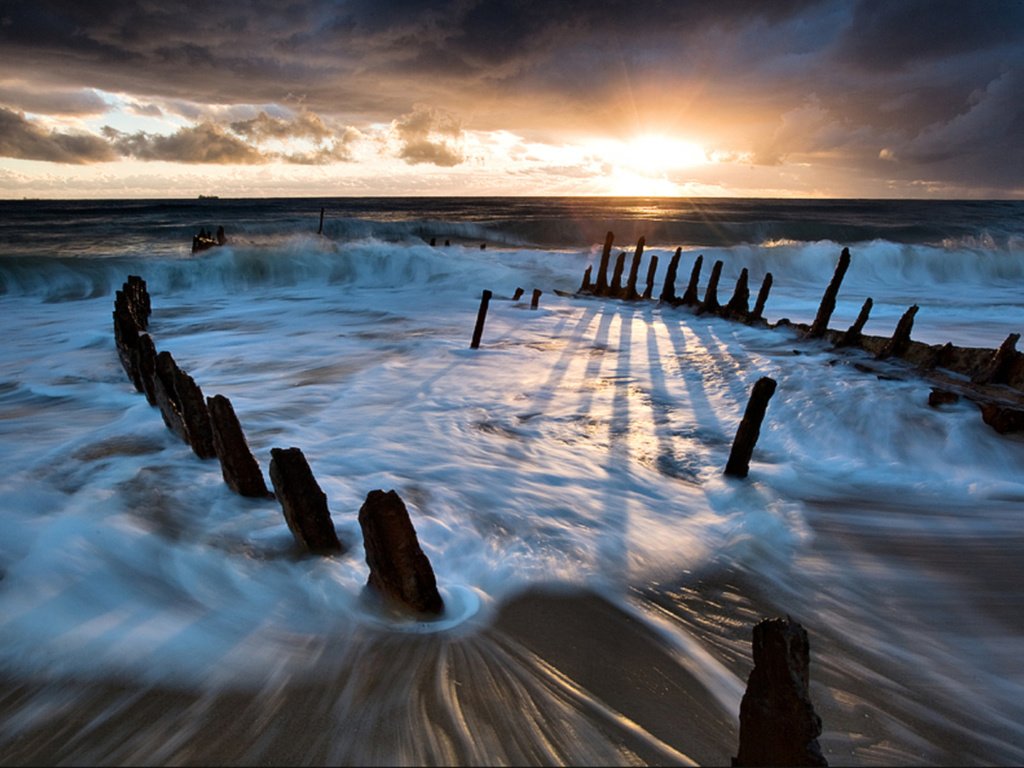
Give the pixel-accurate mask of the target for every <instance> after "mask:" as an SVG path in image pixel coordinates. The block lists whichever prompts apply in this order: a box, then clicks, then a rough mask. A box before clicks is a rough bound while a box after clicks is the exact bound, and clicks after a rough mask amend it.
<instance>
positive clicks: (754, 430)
mask: <svg viewBox="0 0 1024 768" xmlns="http://www.w3.org/2000/svg"><path fill="white" fill-rule="evenodd" d="M775 386H776V383H775V379H772V378H769V377H768V376H764V377H762V378H760V379H758V380H757V381H756V382H755V383H754V387H753V389H751V391H750V400H748V401H747V408H746V410H745V411H744V412H743V419H742V420H741V421H740V425H739V428H738V429H737V430H736V437H735V439H734V440H733V443H732V450H731V451H730V452H729V461H728V462H727V463H726V465H725V474H727V475H729V476H731V477H738V478H744V477H746V476H747V474H748V473H749V471H750V458H751V456H753V454H754V446H755V445H756V444H757V438H758V437H759V436H760V434H761V422H762V421H764V414H765V411H766V410H767V409H768V401H769V400H771V399H772V395H774V394H775Z"/></svg>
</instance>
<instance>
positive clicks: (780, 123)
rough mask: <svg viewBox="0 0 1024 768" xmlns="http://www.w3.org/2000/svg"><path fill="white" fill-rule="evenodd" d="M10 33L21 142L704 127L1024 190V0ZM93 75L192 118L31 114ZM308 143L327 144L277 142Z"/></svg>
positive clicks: (428, 158)
mask: <svg viewBox="0 0 1024 768" xmlns="http://www.w3.org/2000/svg"><path fill="white" fill-rule="evenodd" d="M0 46H2V49H3V50H4V52H5V55H4V58H5V65H4V70H5V72H4V73H3V74H2V75H0V107H4V108H3V109H2V111H0V153H2V154H3V155H6V156H9V157H22V158H29V159H36V160H47V161H52V162H59V163H85V162H98V161H107V160H111V159H114V158H116V157H124V156H130V157H136V158H141V159H160V160H174V161H178V162H191V163H261V162H268V161H271V160H286V161H290V162H297V163H314V162H320V163H331V162H343V161H346V160H347V159H349V157H350V155H349V152H348V147H349V145H350V143H351V141H352V140H353V139H354V138H355V137H356V136H357V135H358V132H359V130H360V129H361V128H363V127H365V126H366V125H367V124H369V123H383V124H390V125H391V126H392V129H393V131H394V134H395V136H396V137H397V139H398V141H399V146H398V149H397V154H398V156H400V157H402V158H404V159H405V160H406V161H407V162H409V163H432V164H434V165H438V166H454V165H458V164H460V163H462V162H464V161H465V160H466V158H465V156H464V154H463V152H462V150H461V148H460V146H461V145H460V143H459V134H460V132H461V131H462V130H463V129H474V130H492V129H498V128H504V129H508V130H511V131H514V132H516V133H518V134H519V135H521V136H524V137H526V138H530V139H533V140H538V141H557V140H559V137H565V136H573V135H574V136H577V137H583V136H599V135H621V136H627V135H629V134H631V133H634V132H637V131H643V130H661V131H683V130H685V131H687V132H689V134H690V135H693V136H697V137H700V139H701V140H702V142H703V143H704V144H705V146H710V148H713V149H717V150H720V151H721V152H722V153H724V154H728V153H730V152H732V153H737V155H738V156H739V155H741V154H743V153H744V152H746V153H747V154H745V155H743V156H744V157H746V158H747V159H746V162H753V163H757V164H782V163H786V162H813V163H816V164H819V165H821V166H823V167H824V166H827V167H830V168H832V169H833V170H834V171H835V172H836V173H843V172H849V173H857V174H861V175H862V176H870V177H872V178H875V179H877V180H878V182H879V184H880V185H881V184H884V182H885V181H886V180H892V181H900V182H920V183H922V184H923V185H928V184H931V185H936V186H937V187H938V188H943V186H945V187H948V188H954V189H970V190H975V191H976V192H978V193H981V194H991V195H993V196H999V195H1012V196H1020V195H1022V194H1024V182H1022V181H1021V175H1022V171H1024V142H1022V141H1021V139H1020V137H1021V136H1024V2H1020V1H1019V0H975V1H973V2H969V3H965V2H951V1H950V0H903V1H900V0H885V1H884V2H880V1H877V0H861V1H860V2H839V1H838V0H822V1H820V2H811V1H801V0H788V1H785V2H770V3H768V2H762V0H718V2H714V3H710V2H685V1H678V0H677V1H671V0H665V2H644V1H643V0H634V1H631V2H619V1H617V0H611V1H606V2H600V1H590V2H580V1H577V0H571V1H567V0H563V1H562V2H559V3H549V2H543V3H542V2H532V1H531V0H499V1H497V2H480V1H474V0H452V1H451V2H438V3H429V2H418V1H416V2H413V1H412V0H394V1H391V2H388V1H386V0H356V1H355V2H344V3H337V2H327V1H326V0H322V1H319V2H317V1H314V0H305V1H303V0H298V1H296V2H288V3H279V2H264V0H257V1H256V2H246V3H233V2H218V3H206V2H173V1H171V0H165V1H163V2H124V3H103V4H93V3H82V2H48V1H47V0H30V1H29V2H21V1H19V0H0ZM94 88H95V89H99V90H101V91H105V92H108V93H123V94H128V95H130V97H131V98H133V99H135V100H137V102H138V104H137V108H138V109H139V110H140V111H143V110H147V109H148V110H150V111H153V110H156V109H165V110H166V109H168V108H174V107H173V105H176V104H177V105H179V108H180V114H181V115H183V116H187V117H189V119H190V120H191V122H192V125H191V127H188V128H182V129H181V130H180V131H178V133H176V134H174V135H171V136H158V135H149V134H145V133H135V134H125V133H123V132H118V131H116V130H114V129H112V128H108V129H106V130H105V131H104V132H103V133H102V135H93V134H75V133H71V132H64V133H61V132H48V131H43V130H41V129H40V128H38V127H37V125H36V124H35V123H34V122H33V121H32V120H31V119H30V118H28V117H26V113H31V114H36V115H43V114H49V115H90V114H97V113H98V112H99V111H101V110H102V108H103V105H102V104H101V103H99V102H100V101H101V100H100V99H99V97H98V96H97V95H96V93H95V91H92V90H89V89H94ZM157 104H159V105H161V106H160V107H157V106H156V105H157ZM168 105H172V106H171V107H168ZM204 105H216V106H217V107H219V108H223V106H224V105H228V106H229V107H232V106H233V107H236V108H237V109H238V114H236V115H234V116H232V117H230V118H229V119H225V118H224V116H223V113H216V114H215V113H213V112H212V111H211V112H210V113H209V114H207V113H204ZM189 110H192V111H193V112H194V113H195V114H192V115H188V114H187V112H188V111H189ZM287 137H300V138H303V139H305V140H306V141H307V143H308V145H309V146H311V147H312V149H311V150H310V151H309V152H307V153H304V154H299V155H294V156H288V155H282V154H281V153H279V152H274V151H271V150H268V149H267V148H266V147H267V142H272V141H273V140H276V139H283V138H287Z"/></svg>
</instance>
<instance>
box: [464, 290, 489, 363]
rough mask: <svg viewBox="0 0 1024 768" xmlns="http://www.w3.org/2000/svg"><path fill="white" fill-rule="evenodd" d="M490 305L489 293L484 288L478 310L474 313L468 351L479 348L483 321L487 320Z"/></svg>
mask: <svg viewBox="0 0 1024 768" xmlns="http://www.w3.org/2000/svg"><path fill="white" fill-rule="evenodd" d="M490 303H491V292H490V291H488V290H487V289H486V288H485V289H484V292H483V293H482V294H481V295H480V309H479V310H477V313H476V327H475V328H473V340H472V341H471V342H470V344H469V348H470V349H478V348H479V347H480V336H481V335H483V332H484V320H486V319H487V306H488V304H490Z"/></svg>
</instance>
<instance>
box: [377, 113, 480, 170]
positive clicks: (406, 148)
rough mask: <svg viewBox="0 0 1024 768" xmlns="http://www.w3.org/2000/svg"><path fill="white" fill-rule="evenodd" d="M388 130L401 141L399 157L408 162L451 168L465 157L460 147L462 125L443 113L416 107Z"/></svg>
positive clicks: (393, 123)
mask: <svg viewBox="0 0 1024 768" xmlns="http://www.w3.org/2000/svg"><path fill="white" fill-rule="evenodd" d="M391 130H392V132H393V133H394V135H395V136H396V138H397V139H398V141H399V143H400V148H399V151H398V156H399V157H400V158H402V159H403V160H405V162H407V163H409V164H410V165H415V164H417V163H432V164H433V165H438V166H442V167H451V166H454V165H459V164H460V163H462V162H463V161H464V160H465V159H466V158H465V154H464V151H463V148H462V126H461V124H460V123H459V121H458V120H457V119H456V118H455V117H454V116H452V115H450V114H448V113H446V112H442V111H440V110H436V109H430V108H427V107H417V109H416V110H415V111H413V112H411V113H409V114H408V115H404V116H402V117H400V118H398V119H397V120H394V121H392V123H391Z"/></svg>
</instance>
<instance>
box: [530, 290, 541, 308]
mask: <svg viewBox="0 0 1024 768" xmlns="http://www.w3.org/2000/svg"><path fill="white" fill-rule="evenodd" d="M543 293H544V292H543V291H542V290H541V289H540V288H534V289H533V298H532V299H530V309H536V308H537V307H538V306H539V305H540V297H541V294H543Z"/></svg>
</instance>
